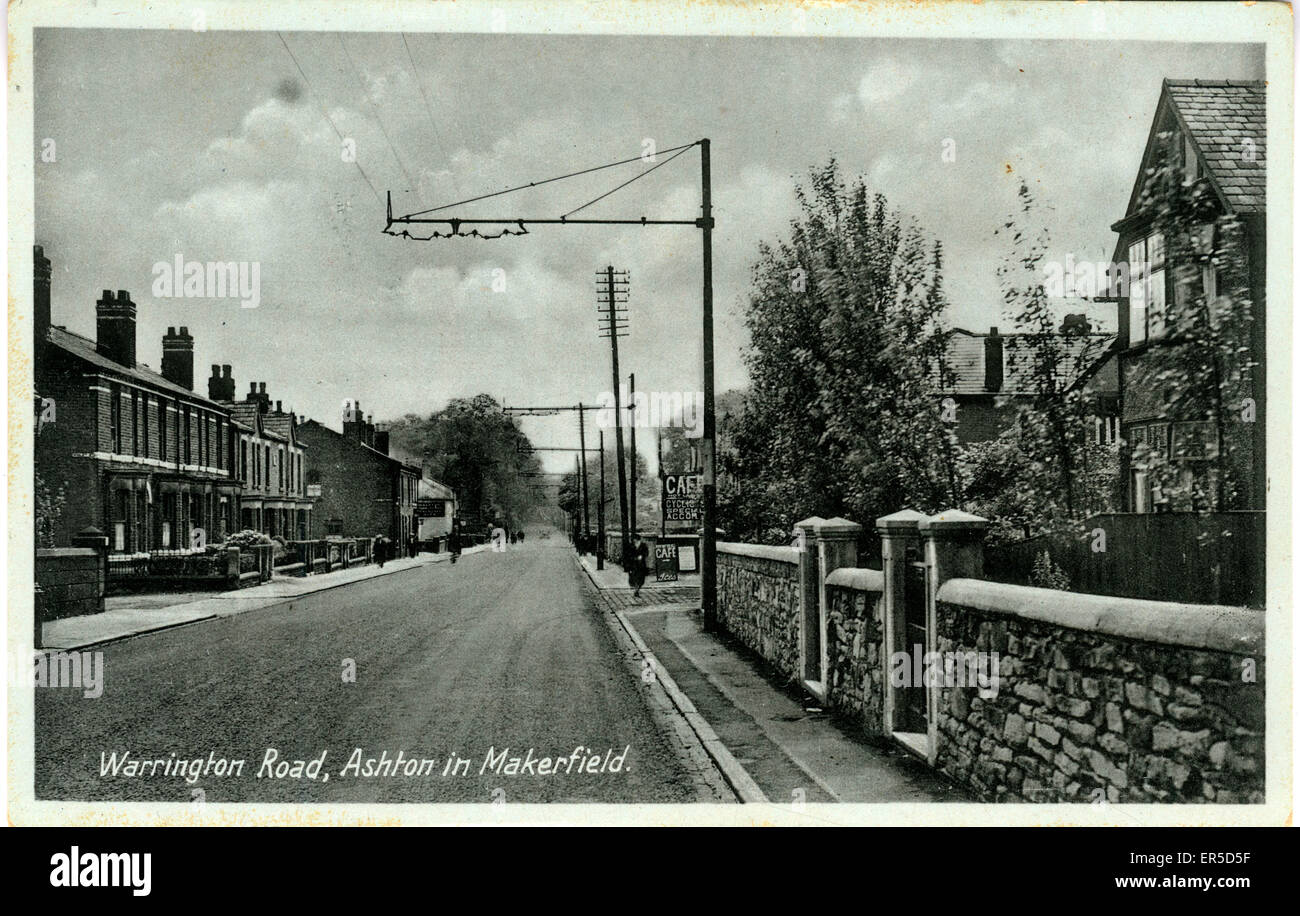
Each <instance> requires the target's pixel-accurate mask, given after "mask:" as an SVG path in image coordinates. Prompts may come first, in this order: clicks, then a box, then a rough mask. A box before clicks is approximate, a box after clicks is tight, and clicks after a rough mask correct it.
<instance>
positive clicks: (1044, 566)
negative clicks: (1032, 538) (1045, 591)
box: [1030, 550, 1070, 591]
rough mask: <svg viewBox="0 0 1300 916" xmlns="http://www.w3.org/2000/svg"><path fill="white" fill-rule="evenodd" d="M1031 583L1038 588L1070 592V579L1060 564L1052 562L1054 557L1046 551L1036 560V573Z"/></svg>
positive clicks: (1031, 577) (1032, 575) (1041, 552)
mask: <svg viewBox="0 0 1300 916" xmlns="http://www.w3.org/2000/svg"><path fill="white" fill-rule="evenodd" d="M1030 582H1032V583H1033V584H1034V585H1036V586H1037V587H1038V588H1055V589H1059V590H1061V591H1069V590H1070V577H1069V575H1067V574H1066V572H1065V570H1064V569H1062V568H1061V567H1060V566H1059V565H1058V564H1056V563H1054V562H1053V561H1052V555H1051V554H1050V553H1048V552H1047V551H1046V550H1043V551H1040V552H1039V554H1038V556H1037V558H1035V560H1034V571H1033V573H1032V574H1031V576H1030Z"/></svg>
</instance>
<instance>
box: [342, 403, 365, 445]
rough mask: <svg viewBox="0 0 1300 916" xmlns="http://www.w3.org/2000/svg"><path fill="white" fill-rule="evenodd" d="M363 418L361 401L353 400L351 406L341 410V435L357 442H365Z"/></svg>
mask: <svg viewBox="0 0 1300 916" xmlns="http://www.w3.org/2000/svg"><path fill="white" fill-rule="evenodd" d="M364 426H365V419H364V418H363V417H362V415H361V402H360V401H355V400H354V401H353V402H352V406H351V407H349V408H347V409H346V410H344V411H343V435H344V436H345V437H346V438H348V439H355V440H356V441H357V442H365V441H366V437H365V432H364Z"/></svg>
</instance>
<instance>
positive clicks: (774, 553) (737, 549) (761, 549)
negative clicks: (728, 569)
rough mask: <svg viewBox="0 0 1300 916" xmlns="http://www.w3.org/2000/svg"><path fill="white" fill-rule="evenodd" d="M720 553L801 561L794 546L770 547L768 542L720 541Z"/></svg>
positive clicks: (795, 562) (764, 558)
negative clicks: (742, 542)
mask: <svg viewBox="0 0 1300 916" xmlns="http://www.w3.org/2000/svg"><path fill="white" fill-rule="evenodd" d="M718 553H729V554H732V555H734V556H738V557H753V558H754V559H756V560H780V561H781V562H782V563H794V564H797V563H798V562H799V552H798V551H797V550H795V549H794V548H792V547H770V546H768V545H766V544H739V543H735V542H730V541H719V542H718Z"/></svg>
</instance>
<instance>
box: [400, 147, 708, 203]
mask: <svg viewBox="0 0 1300 916" xmlns="http://www.w3.org/2000/svg"><path fill="white" fill-rule="evenodd" d="M698 145H699V141H698V140H697V141H695V142H694V143H687V144H684V145H682V146H674V147H670V148H669V149H666V150H662V151H661V152H663V153H677V152H679V151H684V150H688V149H690V148H691V147H693V146H698ZM675 158H677V157H676V156H672V157H669V159H667V160H665V161H664V162H660V163H658V164H656V165H655V166H653V167H651V168H649V169H646V170H645V171H644V172H642V173H641V175H638V176H637V177H638V178H640V177H641V176H642V175H646V174H649V173H650V172H653V171H654V170H655V169H657V168H658V167H659V166H660V165H667V164H668V162H671V161H672V160H673V159H675ZM641 161H643V160H642V159H641V157H640V156H633V157H632V158H630V159H620V160H619V161H618V162H607V163H605V164H604V165H597V166H593V167H591V168H588V169H581V170H579V171H577V172H570V173H568V174H567V175H556V176H554V177H553V178H543V179H542V180H541V181H530V182H528V184H522V185H517V186H516V187H513V188H506V189H505V190H504V191H493V192H492V193H491V194H480V195H479V196H478V197H470V198H468V199H466V200H458V201H456V202H455V203H450V204H443V205H442V206H439V207H430V208H429V209H428V210H420V211H417V212H415V213H408V214H407V215H406V216H405V217H403V219H411V218H412V217H416V216H424V215H425V214H427V213H437V212H438V211H439V210H449V209H451V208H452V207H460V206H463V205H465V204H472V203H477V202H478V201H480V200H488V199H489V198H493V197H500V196H502V195H503V194H513V193H514V192H515V191H526V190H528V189H529V188H540V187H541V186H542V185H544V184H551V183H552V182H555V181H564V180H565V179H567V178H577V177H578V176H579V175H589V174H591V173H592V172H599V171H601V170H602V169H612V168H614V167H615V166H620V165H627V164H628V163H629V162H641ZM635 180H636V179H633V181H635ZM614 190H618V188H615V189H614ZM610 193H613V192H612V191H611V192H610ZM606 196H608V195H606ZM597 199H599V198H597ZM591 203H595V201H592V202H591ZM583 206H584V207H586V206H590V204H583ZM579 209H582V208H581V207H580V208H579ZM575 212H576V211H575ZM502 222H515V221H514V220H502Z"/></svg>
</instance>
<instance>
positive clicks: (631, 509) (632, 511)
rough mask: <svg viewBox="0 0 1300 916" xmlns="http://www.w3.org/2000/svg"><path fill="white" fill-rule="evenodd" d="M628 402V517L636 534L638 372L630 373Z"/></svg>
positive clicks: (630, 525) (629, 526) (631, 529)
mask: <svg viewBox="0 0 1300 916" xmlns="http://www.w3.org/2000/svg"><path fill="white" fill-rule="evenodd" d="M627 399H628V401H629V402H630V403H629V404H628V408H627V409H628V411H629V414H628V428H627V435H628V438H629V439H631V440H632V442H631V444H632V462H631V464H630V465H629V466H628V467H629V469H630V470H631V472H632V479H631V480H629V481H628V488H627V518H628V530H629V531H631V532H632V534H636V373H635V372H632V373H630V374H629V375H628V383H627Z"/></svg>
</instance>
